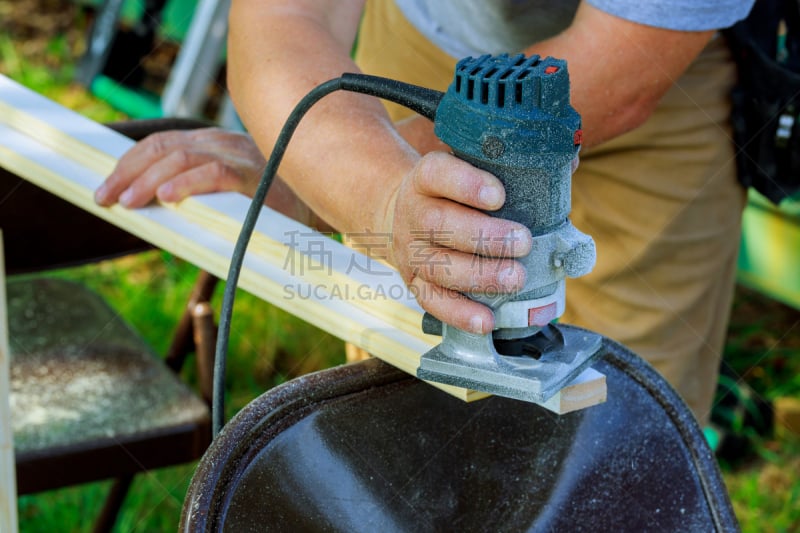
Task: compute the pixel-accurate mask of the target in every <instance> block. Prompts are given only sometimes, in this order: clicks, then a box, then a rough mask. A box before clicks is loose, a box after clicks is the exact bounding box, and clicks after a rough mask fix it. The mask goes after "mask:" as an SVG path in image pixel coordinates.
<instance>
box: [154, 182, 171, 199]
mask: <svg viewBox="0 0 800 533" xmlns="http://www.w3.org/2000/svg"><path fill="white" fill-rule="evenodd" d="M171 194H172V184H171V183H164V184H163V185H161V186H160V187H159V188H158V189H157V190H156V196H157V197H158V198H159V199H161V200H167V199H169V198H170V195H171Z"/></svg>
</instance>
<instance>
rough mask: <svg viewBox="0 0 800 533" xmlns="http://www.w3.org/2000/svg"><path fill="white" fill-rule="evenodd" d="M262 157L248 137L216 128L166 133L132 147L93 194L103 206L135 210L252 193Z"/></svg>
mask: <svg viewBox="0 0 800 533" xmlns="http://www.w3.org/2000/svg"><path fill="white" fill-rule="evenodd" d="M264 163H265V161H264V159H263V157H262V156H261V154H260V152H259V151H258V148H257V147H256V145H255V143H254V142H253V141H252V139H251V138H250V137H249V136H248V135H246V134H242V133H236V132H230V131H225V130H221V129H219V128H205V129H200V130H192V131H168V132H162V133H157V134H154V135H151V136H149V137H147V138H145V139H144V140H142V141H140V142H139V143H137V144H136V145H134V146H133V148H131V149H130V150H129V151H128V152H127V153H126V154H125V155H124V156H123V157H122V158H120V160H119V162H118V163H117V166H116V168H115V169H114V171H113V172H112V173H111V175H110V176H109V177H108V178H107V179H106V181H105V182H104V183H103V184H102V185H101V186H100V187H99V188H98V189H97V191H96V192H95V201H96V202H97V203H98V204H100V205H103V206H109V205H112V204H114V203H115V202H119V203H121V204H122V205H124V206H125V207H129V208H135V207H141V206H144V205H146V204H148V203H149V202H151V201H152V200H153V199H154V198H158V199H159V200H161V201H165V202H177V201H180V200H182V199H184V198H186V197H187V196H190V195H193V194H200V193H208V192H216V191H226V190H227V191H239V192H245V193H250V194H252V192H253V190H254V188H255V186H256V184H257V183H258V178H259V176H260V174H261V171H262V170H263V166H264Z"/></svg>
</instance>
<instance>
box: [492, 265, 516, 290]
mask: <svg viewBox="0 0 800 533" xmlns="http://www.w3.org/2000/svg"><path fill="white" fill-rule="evenodd" d="M519 281H520V279H519V273H518V272H517V270H516V269H515V268H514V267H508V268H504V269H503V270H501V271H500V272H499V273H498V274H497V283H499V284H500V286H501V287H505V288H507V289H515V288H516V287H517V285H518V284H519Z"/></svg>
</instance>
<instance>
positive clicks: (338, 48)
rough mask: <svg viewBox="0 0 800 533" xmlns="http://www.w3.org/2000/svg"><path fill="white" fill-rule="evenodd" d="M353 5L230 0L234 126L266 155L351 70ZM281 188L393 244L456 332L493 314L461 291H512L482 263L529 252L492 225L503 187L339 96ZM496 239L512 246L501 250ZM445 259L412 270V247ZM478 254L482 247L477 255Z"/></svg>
mask: <svg viewBox="0 0 800 533" xmlns="http://www.w3.org/2000/svg"><path fill="white" fill-rule="evenodd" d="M362 7H363V6H362V2H361V1H360V0H336V1H333V0H327V1H326V0H319V1H311V0H270V1H263V0H262V1H254V0H238V1H236V2H234V4H233V6H232V9H231V15H230V37H229V56H228V57H229V65H228V66H229V69H228V73H229V80H228V81H229V86H230V89H231V94H232V97H233V100H234V102H235V104H236V107H237V109H238V110H239V112H240V115H241V117H242V120H243V122H244V123H245V124H246V125H247V127H248V130H249V131H250V132H251V133H252V135H253V137H254V139H255V141H256V143H257V144H258V145H259V147H260V148H261V150H262V152H264V153H269V152H270V151H271V149H272V146H273V144H274V142H275V139H276V137H277V135H278V132H279V130H280V127H281V126H282V124H283V123H284V121H285V120H286V117H287V116H288V114H289V113H290V111H291V109H292V108H293V107H294V105H295V104H296V103H297V102H298V101H299V100H300V99H301V98H302V97H303V96H304V95H305V94H307V93H308V92H309V91H310V90H311V89H312V88H313V87H315V86H317V85H318V84H320V83H322V82H324V81H327V80H329V79H331V78H335V77H338V76H340V75H341V74H342V73H343V72H357V71H358V69H357V67H356V66H355V64H353V62H352V61H351V60H350V57H349V52H350V48H351V46H352V42H353V38H354V36H355V32H356V29H357V25H358V21H359V18H360V13H361V9H362ZM280 174H281V176H282V177H283V179H284V180H285V181H286V183H287V184H288V185H289V186H290V187H291V188H292V189H293V190H294V191H295V192H296V193H297V194H298V196H300V197H301V198H302V199H303V200H304V201H305V202H306V203H307V204H308V205H309V206H310V207H311V209H313V210H314V211H315V212H317V213H318V214H319V215H320V216H321V217H322V218H323V219H325V220H327V221H328V222H330V223H331V224H332V225H333V226H334V227H335V228H337V229H339V230H340V231H343V232H364V231H373V232H379V233H388V234H390V235H391V237H392V249H391V257H390V260H391V261H392V263H393V264H394V265H395V266H396V267H397V268H398V270H399V271H400V273H401V275H402V276H403V278H404V280H406V282H407V283H409V284H410V285H411V287H412V289H413V290H415V292H416V294H418V299H419V301H420V303H421V305H422V306H423V307H424V308H425V309H426V310H428V311H430V312H431V313H433V314H434V315H436V316H438V317H440V318H442V319H444V320H446V321H447V322H449V323H451V324H453V325H455V326H457V327H460V328H462V329H466V330H471V331H475V332H480V333H486V332H488V331H490V330H491V329H492V327H493V324H494V318H493V316H492V314H491V311H490V310H489V309H488V308H486V307H485V306H482V305H480V304H478V303H476V302H473V301H471V300H468V299H467V298H466V297H464V296H463V295H461V294H460V293H459V292H458V291H460V290H481V289H483V290H487V289H494V290H498V289H500V290H508V291H514V290H518V289H519V288H521V287H522V286H523V284H524V276H525V274H524V270H523V268H522V266H521V265H520V264H519V263H518V262H516V261H513V260H511V259H508V258H490V257H480V258H478V259H477V261H478V264H477V265H476V260H475V257H474V255H473V254H474V253H475V252H476V251H477V246H478V243H480V242H483V243H486V242H489V243H491V244H492V246H494V247H495V249H493V250H489V253H490V254H495V255H498V256H499V255H501V254H503V253H504V251H505V250H506V249H513V250H514V252H516V253H517V254H518V255H524V254H526V253H527V252H528V250H529V248H530V234H529V232H528V230H527V229H526V228H525V227H524V226H522V225H520V224H516V223H513V222H510V221H506V220H501V219H496V218H492V217H489V216H487V215H485V214H483V213H481V212H480V211H478V210H477V209H475V208H478V209H497V208H499V207H500V206H501V205H502V203H503V201H504V194H505V193H504V191H503V188H502V185H501V183H500V182H499V180H497V178H495V177H494V176H492V175H491V174H488V173H486V172H483V171H480V170H478V169H476V168H474V167H472V166H470V165H468V164H466V163H465V162H463V161H460V160H458V159H456V158H454V157H453V156H451V155H448V154H446V153H444V152H432V153H430V154H428V155H426V156H424V157H423V156H421V155H420V154H419V153H418V152H417V151H416V150H414V149H413V148H412V146H410V145H409V144H408V143H407V142H406V141H405V140H404V139H403V138H402V137H401V135H400V134H399V133H398V131H397V129H396V128H395V127H394V125H393V124H392V123H391V121H390V120H389V117H388V115H387V114H386V112H385V111H384V109H383V106H382V105H381V103H380V102H379V101H378V100H377V99H375V98H371V97H365V96H362V95H355V94H351V93H337V94H333V95H331V96H328V97H325V98H324V99H322V100H321V101H320V102H319V103H318V104H317V105H316V106H315V107H314V108H312V109H311V111H310V112H309V113H308V115H307V116H306V117H305V118H304V119H303V121H302V122H301V123H300V126H299V127H298V129H297V133H296V134H295V137H294V139H293V140H292V142H291V143H290V145H289V148H288V150H287V152H286V157H285V159H284V161H283V164H282V165H281V168H280ZM504 239H506V240H507V241H513V242H515V243H516V245H515V246H513V247H512V246H504ZM420 245H422V246H427V247H428V248H427V249H426V255H428V256H429V255H430V254H431V253H437V254H446V255H447V260H446V261H436V263H437V264H439V265H446V267H445V266H439V267H437V268H433V269H432V268H429V267H430V265H415V264H414V259H413V257H414V249H415V247H416V249H417V250H419V247H420ZM482 251H483V250H482Z"/></svg>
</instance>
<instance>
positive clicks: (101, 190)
mask: <svg viewBox="0 0 800 533" xmlns="http://www.w3.org/2000/svg"><path fill="white" fill-rule="evenodd" d="M106 194H107V188H106V184H105V183H103V184H102V185H101V186H99V187H98V188H97V189H96V190H95V191H94V199H95V201H96V202H101V201H103V200H105V199H106Z"/></svg>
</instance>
